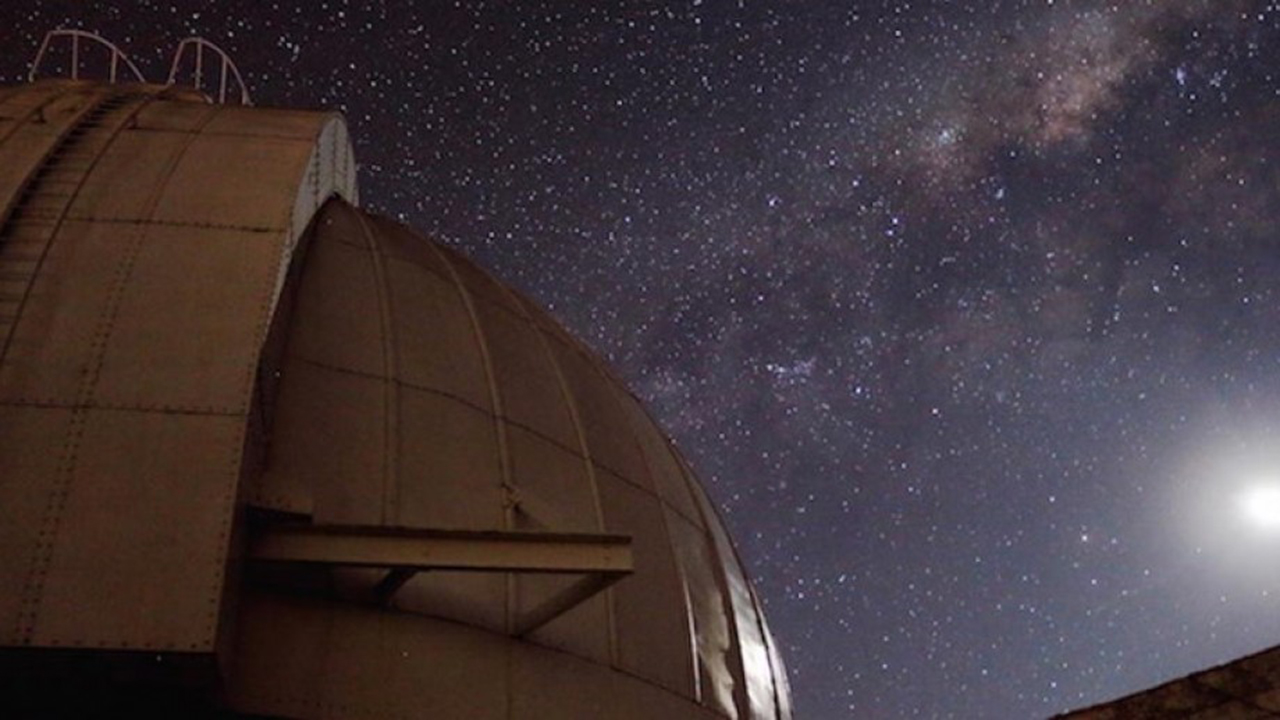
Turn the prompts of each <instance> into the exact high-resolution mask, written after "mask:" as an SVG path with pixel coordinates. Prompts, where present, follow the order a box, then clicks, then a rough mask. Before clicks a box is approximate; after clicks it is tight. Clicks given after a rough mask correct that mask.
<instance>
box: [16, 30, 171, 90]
mask: <svg viewBox="0 0 1280 720" xmlns="http://www.w3.org/2000/svg"><path fill="white" fill-rule="evenodd" d="M59 37H69V38H71V79H72V80H79V79H80V40H81V38H83V39H85V40H89V41H91V42H95V43H97V44H99V45H102V46H103V47H105V48H107V49H108V50H110V51H111V71H110V74H109V76H108V79H109V80H110V82H113V83H114V82H115V81H116V78H117V77H118V76H119V70H120V61H121V60H124V62H125V66H126V67H128V68H129V71H130V72H132V73H133V76H134V77H135V78H137V80H138V82H140V83H145V82H146V81H147V80H146V78H144V77H143V76H142V71H140V70H138V66H137V65H134V64H133V61H132V60H130V59H129V56H128V55H125V54H124V51H123V50H121V49H120V48H119V47H117V46H116V44H115V43H113V42H111V41H110V40H108V39H106V38H104V37H102V36H101V35H98V34H97V33H91V32H88V31H86V30H77V29H75V28H56V29H54V30H50V31H49V32H47V33H45V35H44V41H43V42H41V43H40V49H39V50H37V51H36V57H35V59H34V60H32V61H31V70H30V72H28V73H27V82H35V79H36V75H37V73H38V72H39V70H40V62H41V61H42V60H44V54H45V53H46V52H47V51H48V50H49V43H50V42H51V41H52V40H53V39H54V38H59Z"/></svg>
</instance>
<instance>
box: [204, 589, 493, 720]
mask: <svg viewBox="0 0 1280 720" xmlns="http://www.w3.org/2000/svg"><path fill="white" fill-rule="evenodd" d="M237 646H238V647H239V648H241V652H240V653H239V658H240V661H239V663H238V665H237V666H236V671H235V672H234V673H233V674H232V676H231V682H230V685H229V687H228V689H227V693H226V699H227V702H228V704H229V705H230V706H231V707H233V708H234V709H236V710H238V711H240V712H248V713H253V714H259V715H268V716H284V717H367V718H406V717H441V718H476V719H477V720H499V719H502V718H507V717H508V716H507V714H506V706H507V702H508V686H507V679H506V677H507V674H506V672H505V671H504V670H502V668H504V667H505V664H506V658H507V654H508V652H509V641H508V640H507V639H506V638H503V637H500V636H495V635H492V634H489V633H486V632H484V631H480V630H475V629H471V628H467V627H465V626H460V625H457V624H455V623H450V622H447V621H440V620H433V619H430V618H423V617H417V616H412V615H405V614H389V613H383V612H379V611H377V610H376V609H374V608H364V607H358V606H349V605H348V606H341V605H337V604H335V603H332V602H326V601H320V600H308V599H303V598H290V597H284V596H271V595H266V594H262V593H259V592H255V591H252V590H250V591H247V592H246V593H245V600H244V605H243V608H242V611H241V620H240V628H239V632H238V637H237ZM495 669H498V671H496V672H495ZM463 688H465V689H466V692H459V690H460V689H463Z"/></svg>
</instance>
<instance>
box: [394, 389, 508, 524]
mask: <svg viewBox="0 0 1280 720" xmlns="http://www.w3.org/2000/svg"><path fill="white" fill-rule="evenodd" d="M401 402H402V406H401V421H400V432H401V435H400V462H399V466H400V483H399V486H398V490H399V496H400V497H399V504H398V505H399V518H400V520H399V524H403V525H409V526H415V527H434V528H444V529H448V528H456V529H462V530H496V529H501V528H502V527H503V520H502V503H503V498H504V495H503V493H502V487H501V475H500V474H499V468H498V458H497V449H496V448H497V446H496V439H495V437H494V432H493V420H492V418H490V417H489V416H488V415H486V414H484V413H482V412H479V411H477V410H476V409H474V408H472V407H471V406H469V405H465V404H463V403H460V402H458V401H457V400H454V399H451V398H448V397H445V396H443V395H439V394H437V393H432V392H426V391H422V390H417V389H414V388H405V389H404V392H403V393H402V395H401Z"/></svg>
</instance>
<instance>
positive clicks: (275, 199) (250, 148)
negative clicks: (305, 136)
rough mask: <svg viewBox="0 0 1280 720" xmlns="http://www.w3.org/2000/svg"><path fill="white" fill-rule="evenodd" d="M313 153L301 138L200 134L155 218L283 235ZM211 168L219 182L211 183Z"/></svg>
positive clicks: (186, 155)
mask: <svg viewBox="0 0 1280 720" xmlns="http://www.w3.org/2000/svg"><path fill="white" fill-rule="evenodd" d="M311 151H312V144H311V143H310V142H305V141H300V140H281V139H278V138H258V137H241V136H230V135H200V136H198V137H196V138H195V139H194V140H193V141H192V143H191V146H190V147H189V148H188V149H187V152H186V154H185V155H183V158H182V160H181V161H180V162H179V163H178V166H177V167H176V168H175V169H174V173H173V177H172V178H171V179H170V181H169V183H168V184H167V185H166V186H165V191H164V194H163V196H162V197H161V200H160V204H159V206H158V207H157V208H156V212H155V215H154V219H155V220H158V221H163V222H172V223H189V224H207V225H225V224H231V225H235V226H236V227H242V228H255V229H274V230H279V231H284V230H285V229H287V228H288V227H289V224H290V220H291V215H292V211H293V205H294V200H295V199H296V197H297V193H298V190H299V188H298V182H299V180H301V179H302V176H303V173H304V171H305V170H306V166H307V161H308V160H309V159H310V157H311ZM214 168H216V169H217V171H218V172H219V173H220V174H221V177H220V178H219V179H218V180H219V181H218V182H210V172H211V171H212V169H214Z"/></svg>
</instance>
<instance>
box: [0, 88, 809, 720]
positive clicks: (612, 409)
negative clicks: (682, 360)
mask: <svg viewBox="0 0 1280 720" xmlns="http://www.w3.org/2000/svg"><path fill="white" fill-rule="evenodd" d="M0 198H3V207H4V208H5V210H4V213H5V214H4V215H3V216H2V217H0V587H4V588H12V589H14V591H13V592H5V593H0V667H3V669H4V670H5V673H6V674H7V676H8V677H9V681H8V682H9V686H8V687H7V688H6V691H7V692H6V697H10V698H13V697H19V698H21V699H20V700H12V699H11V700H10V702H20V703H25V706H29V707H36V708H38V707H40V706H41V703H44V702H47V701H48V702H53V701H52V700H50V699H49V695H48V693H49V692H51V691H52V689H53V688H58V689H59V692H61V693H62V694H63V697H62V698H60V699H58V700H57V702H80V700H83V699H84V698H92V702H93V703H95V705H94V706H95V707H98V708H102V707H108V706H110V705H111V704H112V703H116V704H117V705H120V704H121V703H123V705H120V706H121V707H123V706H128V707H133V706H145V705H146V702H145V701H139V700H138V698H144V699H145V698H148V697H150V698H155V697H164V698H165V699H166V700H165V702H167V703H177V705H174V707H190V706H191V705H189V704H190V703H195V704H197V705H199V706H200V707H201V708H204V709H205V710H207V711H209V712H212V713H215V714H220V713H226V714H238V713H244V714H251V715H266V716H275V717H346V716H352V717H356V716H368V717H419V716H434V717H468V718H557V717H561V718H587V717H605V716H607V717H635V718H640V717H670V718H714V717H730V718H773V717H790V714H791V710H790V700H789V692H788V689H787V686H786V679H785V672H784V670H783V666H782V663H781V660H780V658H779V655H778V652H777V650H776V647H775V646H774V643H773V641H772V639H771V637H770V635H769V631H768V628H767V626H766V624H765V621H764V617H763V615H762V613H761V612H760V608H759V603H758V601H757V599H756V598H755V596H754V594H753V591H752V590H751V587H750V584H749V582H748V581H747V579H746V577H745V574H744V572H743V570H742V567H741V564H740V562H739V560H738V559H737V557H736V555H735V553H734V550H733V547H732V545H731V543H730V541H729V538H728V535H727V533H726V532H725V529H724V527H723V525H722V523H721V522H720V521H719V519H718V518H717V517H716V514H715V512H714V510H713V508H712V505H711V503H710V502H709V501H708V500H707V498H706V496H705V494H704V493H703V491H702V489H701V488H700V487H699V485H698V483H697V482H696V481H695V480H694V479H693V476H692V474H691V473H690V471H689V468H688V466H687V464H686V463H685V462H684V461H683V460H682V459H681V457H680V456H679V454H678V453H677V452H676V451H675V449H674V448H673V447H672V446H671V444H670V442H669V441H668V440H667V439H666V438H665V436H664V435H663V434H662V432H661V431H660V430H659V429H658V427H657V426H656V425H655V423H654V422H653V421H652V419H651V418H650V417H649V416H648V415H647V414H646V412H645V410H644V408H643V407H642V405H641V403H640V402H639V401H638V400H637V399H636V398H635V397H633V396H632V395H631V394H630V393H629V392H627V390H626V389H625V387H624V386H623V385H622V384H621V383H620V382H619V381H618V380H617V379H616V378H615V377H614V376H613V375H612V374H611V373H610V372H609V370H608V369H607V368H606V367H605V365H604V364H603V363H602V362H601V361H600V360H599V358H598V357H597V356H595V355H594V354H593V353H591V352H590V351H589V350H587V349H586V348H585V347H584V346H582V345H581V344H580V343H578V342H577V341H576V340H574V339H573V338H572V337H571V336H570V335H569V334H568V333H567V332H566V331H565V330H564V329H563V328H561V327H560V326H559V325H558V324H557V323H556V322H555V321H554V320H553V319H552V318H551V317H550V316H549V315H547V314H546V313H545V312H543V311H542V310H540V309H538V308H537V307H536V306H534V304H533V303H531V302H530V301H529V300H527V299H526V298H524V297H522V296H520V295H519V294H518V293H516V292H514V291H512V290H511V289H509V288H507V287H506V286H504V285H502V284H501V283H499V282H497V281H496V280H494V279H493V278H492V277H490V276H489V275H488V274H486V273H485V272H484V271H483V270H481V269H479V268H478V267H477V266H475V265H474V264H473V263H471V262H470V261H468V260H466V259H465V258H463V257H462V256H460V255H459V254H457V253H456V252H454V251H451V250H449V249H448V248H445V247H443V246H441V245H439V244H437V243H435V242H433V241H431V240H429V239H427V238H424V237H423V236H421V235H419V234H417V233H415V232H414V231H412V230H410V229H408V228H406V227H404V226H402V225H399V224H396V223H395V222H392V221H390V220H388V219H385V218H381V217H377V216H375V215H372V214H369V213H367V212H365V211H363V210H360V209H359V208H358V207H357V206H356V203H357V196H356V187H355V177H354V163H353V162H352V155H351V149H350V143H349V140H348V138H347V134H346V127H345V124H344V123H343V121H342V119H341V117H340V116H338V115H336V114H332V113H315V112H302V111H293V110H272V109H262V108H249V107H228V106H221V105H215V104H210V103H208V102H206V101H205V100H204V98H203V97H202V96H200V95H199V94H197V93H193V92H190V91H182V90H178V89H174V88H168V87H160V86H150V85H110V84H102V83H88V82H69V81H41V82H38V83H35V84H31V85H25V86H20V87H16V88H6V89H3V90H0ZM104 678H106V679H105V680H104ZM69 687H79V688H82V689H83V690H84V692H83V693H81V694H80V695H79V696H78V697H79V698H80V700H77V699H74V698H73V699H70V700H68V699H67V697H66V696H67V695H70V694H69V693H66V692H65V689H66V688H69ZM174 698H177V699H176V700H175V699H174ZM4 702H5V701H0V707H2V706H3V705H4ZM85 702H88V701H87V700H85ZM103 703H106V704H105V705H104V704H103ZM140 703H141V704H140ZM184 703H187V705H184Z"/></svg>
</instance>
